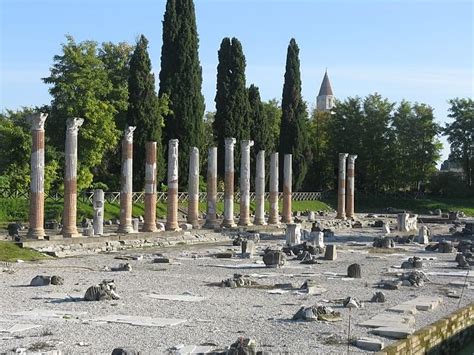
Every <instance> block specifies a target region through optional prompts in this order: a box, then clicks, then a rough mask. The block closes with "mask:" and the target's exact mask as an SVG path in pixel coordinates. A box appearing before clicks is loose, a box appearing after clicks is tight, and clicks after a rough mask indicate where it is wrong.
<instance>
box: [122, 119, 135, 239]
mask: <svg viewBox="0 0 474 355" xmlns="http://www.w3.org/2000/svg"><path fill="white" fill-rule="evenodd" d="M135 128H136V127H130V126H129V127H127V128H126V129H125V134H124V137H123V139H122V181H121V185H122V186H121V190H120V226H119V229H118V232H119V233H133V225H132V205H133V201H132V192H133V191H132V186H133V185H132V177H133V131H134V130H135Z"/></svg>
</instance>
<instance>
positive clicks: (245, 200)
mask: <svg viewBox="0 0 474 355" xmlns="http://www.w3.org/2000/svg"><path fill="white" fill-rule="evenodd" d="M253 144H254V142H253V141H250V140H243V141H241V142H240V150H241V158H240V218H239V225H240V226H249V225H251V224H252V223H251V222H250V148H251V147H253Z"/></svg>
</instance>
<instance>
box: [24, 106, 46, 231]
mask: <svg viewBox="0 0 474 355" xmlns="http://www.w3.org/2000/svg"><path fill="white" fill-rule="evenodd" d="M47 117H48V114H46V113H35V114H33V115H31V116H30V117H29V118H28V119H29V121H30V122H31V135H32V137H33V146H32V150H31V183H30V214H29V218H28V220H29V224H30V226H29V229H28V238H33V239H44V235H45V233H44V221H43V220H44V122H45V121H46V118H47Z"/></svg>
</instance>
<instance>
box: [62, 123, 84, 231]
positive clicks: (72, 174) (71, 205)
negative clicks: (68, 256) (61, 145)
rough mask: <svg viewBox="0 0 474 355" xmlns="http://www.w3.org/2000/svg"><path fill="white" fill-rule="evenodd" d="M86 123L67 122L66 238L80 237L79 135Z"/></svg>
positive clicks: (64, 224) (64, 227)
mask: <svg viewBox="0 0 474 355" xmlns="http://www.w3.org/2000/svg"><path fill="white" fill-rule="evenodd" d="M83 123H84V119H83V118H77V117H74V118H69V119H68V120H67V122H66V124H67V128H66V149H65V151H66V152H65V174H64V210H63V230H62V231H61V233H62V235H63V237H64V238H74V237H79V236H80V234H79V232H78V231H77V226H76V212H77V133H78V132H79V127H81V126H82V124H83Z"/></svg>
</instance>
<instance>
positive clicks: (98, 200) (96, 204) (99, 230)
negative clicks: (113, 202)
mask: <svg viewBox="0 0 474 355" xmlns="http://www.w3.org/2000/svg"><path fill="white" fill-rule="evenodd" d="M92 207H93V208H94V216H93V224H92V226H93V228H94V235H102V234H104V191H103V190H100V189H98V190H94V199H93V201H92Z"/></svg>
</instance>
